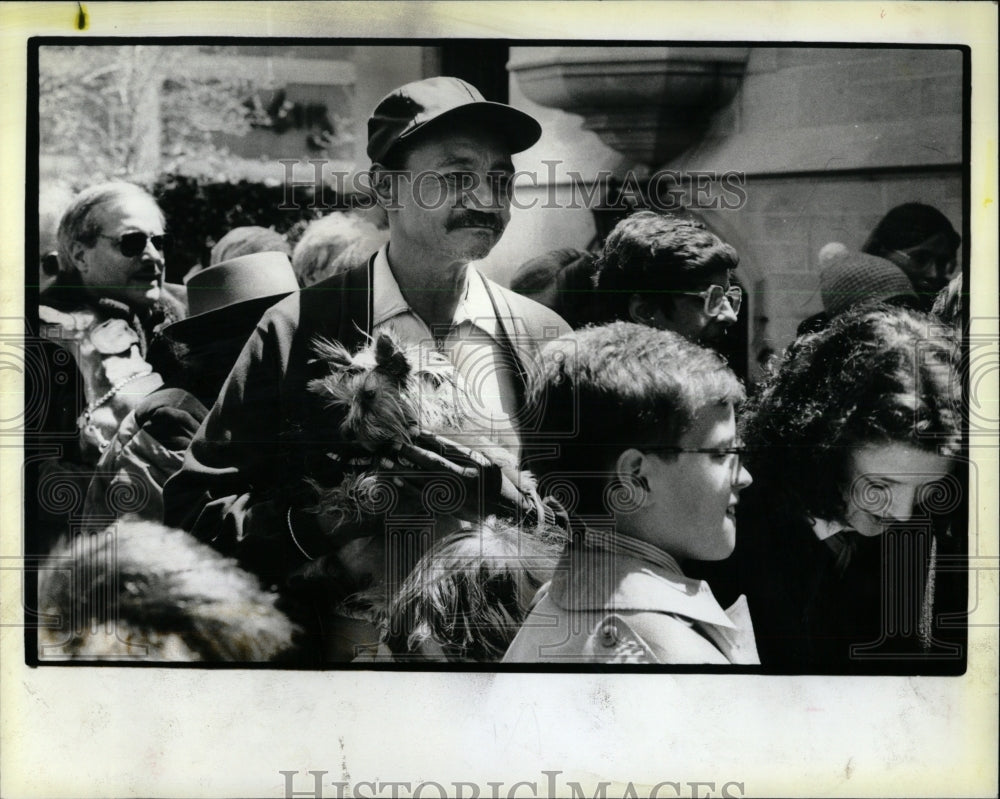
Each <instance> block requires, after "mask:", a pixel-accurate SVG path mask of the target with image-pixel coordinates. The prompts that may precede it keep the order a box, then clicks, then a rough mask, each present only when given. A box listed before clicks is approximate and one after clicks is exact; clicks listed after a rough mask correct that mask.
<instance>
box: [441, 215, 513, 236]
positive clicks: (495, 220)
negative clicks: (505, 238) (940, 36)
mask: <svg viewBox="0 0 1000 799" xmlns="http://www.w3.org/2000/svg"><path fill="white" fill-rule="evenodd" d="M466 227H485V228H489V229H491V230H493V231H494V232H496V233H501V232H503V229H504V222H503V219H501V218H500V215H499V214H491V213H487V212H485V211H473V210H466V211H461V212H459V213H457V214H455V215H454V216H453V217H451V218H450V219H449V220H448V223H447V225H446V229H447V230H449V231H452V230H458V229H459V228H466Z"/></svg>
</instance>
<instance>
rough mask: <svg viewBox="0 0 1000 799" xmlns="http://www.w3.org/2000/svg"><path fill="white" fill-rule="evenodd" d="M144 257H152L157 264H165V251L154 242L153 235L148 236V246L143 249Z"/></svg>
mask: <svg viewBox="0 0 1000 799" xmlns="http://www.w3.org/2000/svg"><path fill="white" fill-rule="evenodd" d="M142 257H143V258H144V259H152V260H153V261H154V263H156V265H157V266H162V265H163V262H164V257H163V252H162V250H160V249H159V248H158V247H157V246H156V245H155V244H153V237H152V236H149V237H147V238H146V246H145V247H144V248H143V250H142Z"/></svg>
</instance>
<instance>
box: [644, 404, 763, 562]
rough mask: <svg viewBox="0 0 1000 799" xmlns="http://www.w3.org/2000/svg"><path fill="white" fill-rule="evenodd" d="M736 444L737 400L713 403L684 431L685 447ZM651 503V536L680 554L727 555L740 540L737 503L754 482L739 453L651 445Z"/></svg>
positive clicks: (683, 556) (680, 444)
mask: <svg viewBox="0 0 1000 799" xmlns="http://www.w3.org/2000/svg"><path fill="white" fill-rule="evenodd" d="M735 444H736V417H735V415H734V413H733V406H732V405H728V404H727V405H712V406H707V407H705V408H703V409H702V410H701V412H700V413H699V414H698V415H697V417H695V421H694V424H693V425H692V426H691V428H690V429H689V430H688V431H687V432H686V433H684V435H683V436H681V438H680V440H679V441H678V442H677V446H678V447H682V448H684V449H698V450H702V449H709V450H714V449H725V448H731V447H733V446H734V445H735ZM647 455H648V457H649V459H650V465H649V467H648V469H649V471H648V478H647V479H648V481H649V486H650V490H649V508H650V510H651V513H650V514H648V515H647V517H646V518H647V519H648V520H650V523H651V524H652V525H654V526H655V527H656V529H655V530H651V531H648V533H647V535H646V536H645V538H646V540H649V541H653V542H655V543H657V544H658V545H659V546H660V548H661V549H663V550H664V551H666V552H669V553H670V554H672V555H674V556H675V557H677V558H680V559H688V558H695V559H698V560H722V559H723V558H727V557H729V555H730V554H732V551H733V548H734V547H735V545H736V505H737V503H738V502H739V495H740V491H742V490H743V489H744V488H746V487H747V486H748V485H750V483H751V482H753V480H752V478H751V477H750V473H749V472H747V470H746V469H745V468H743V466H742V465H741V464H740V465H738V463H737V455H735V454H723V453H715V452H680V453H675V454H668V453H657V452H655V450H650V452H649V453H647Z"/></svg>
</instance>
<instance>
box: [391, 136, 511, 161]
mask: <svg viewBox="0 0 1000 799" xmlns="http://www.w3.org/2000/svg"><path fill="white" fill-rule="evenodd" d="M408 160H409V161H410V163H411V164H413V163H417V162H419V163H420V164H421V165H422V166H425V167H437V168H444V167H480V166H486V167H488V168H490V169H494V168H496V169H504V168H509V167H510V166H511V163H512V162H511V152H510V147H509V146H508V145H507V144H506V142H505V141H504V139H503V137H502V136H500V135H498V134H496V133H491V132H488V131H482V130H466V131H456V132H453V133H444V134H438V135H433V136H432V135H429V136H428V137H427V138H426V139H424V140H422V141H421V142H420V143H418V144H416V145H415V146H414V147H413V149H412V150H411V151H410V154H409V159H408Z"/></svg>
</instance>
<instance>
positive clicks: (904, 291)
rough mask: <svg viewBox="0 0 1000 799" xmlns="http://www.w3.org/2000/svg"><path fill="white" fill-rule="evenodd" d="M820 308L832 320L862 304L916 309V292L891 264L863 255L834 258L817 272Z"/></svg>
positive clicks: (898, 269)
mask: <svg viewBox="0 0 1000 799" xmlns="http://www.w3.org/2000/svg"><path fill="white" fill-rule="evenodd" d="M819 285H820V296H821V297H822V298H823V309H824V310H825V311H826V312H827V314H829V316H830V317H831V318H833V317H835V316H838V315H840V314H842V313H843V312H844V311H846V310H848V309H849V308H853V307H854V306H856V305H860V304H861V303H876V302H884V303H887V304H889V305H901V306H904V307H916V304H917V293H916V292H915V291H914V290H913V285H912V284H911V283H910V279H909V278H908V277H907V276H906V273H905V272H904V271H903V270H902V269H900V268H899V267H898V266H896V265H895V264H894V263H892V261H888V260H886V259H885V258H879V257H877V256H875V255H866V254H865V253H844V254H842V255H839V256H835V257H834V259H833V260H832V261H831V262H830V263H828V264H827V265H826V266H824V267H823V269H822V270H821V271H820V273H819Z"/></svg>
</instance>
